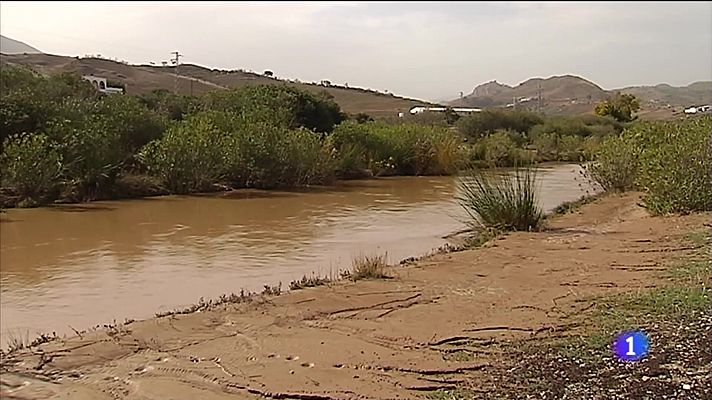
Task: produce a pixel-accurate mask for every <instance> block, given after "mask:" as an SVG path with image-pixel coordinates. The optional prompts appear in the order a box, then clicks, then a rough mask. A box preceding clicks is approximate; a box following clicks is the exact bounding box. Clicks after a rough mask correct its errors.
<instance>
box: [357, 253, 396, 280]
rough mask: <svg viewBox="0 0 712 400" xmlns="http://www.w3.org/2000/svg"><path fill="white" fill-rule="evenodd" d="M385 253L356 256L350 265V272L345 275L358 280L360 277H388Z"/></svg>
mask: <svg viewBox="0 0 712 400" xmlns="http://www.w3.org/2000/svg"><path fill="white" fill-rule="evenodd" d="M387 256H388V255H387V254H381V255H375V256H363V255H361V256H358V257H356V258H354V260H353V264H352V267H351V272H350V273H349V274H347V277H348V278H350V279H351V280H354V281H358V280H361V279H383V278H388V277H389V276H388V275H386V267H387V266H388V263H387V262H386V258H387Z"/></svg>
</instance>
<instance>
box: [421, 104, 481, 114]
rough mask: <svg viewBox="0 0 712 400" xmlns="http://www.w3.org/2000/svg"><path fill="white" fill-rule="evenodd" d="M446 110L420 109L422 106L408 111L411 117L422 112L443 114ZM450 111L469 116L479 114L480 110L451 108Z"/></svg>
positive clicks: (443, 108) (438, 108)
mask: <svg viewBox="0 0 712 400" xmlns="http://www.w3.org/2000/svg"><path fill="white" fill-rule="evenodd" d="M446 110H447V107H422V106H417V107H413V108H411V109H410V113H411V114H412V115H416V114H422V113H424V112H445V111H446ZM452 111H454V112H456V113H458V114H469V113H473V112H480V111H482V109H480V108H465V107H454V108H452Z"/></svg>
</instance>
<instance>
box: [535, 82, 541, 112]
mask: <svg viewBox="0 0 712 400" xmlns="http://www.w3.org/2000/svg"><path fill="white" fill-rule="evenodd" d="M536 94H537V103H536V108H537V112H538V113H539V114H541V82H539V88H538V89H537V91H536Z"/></svg>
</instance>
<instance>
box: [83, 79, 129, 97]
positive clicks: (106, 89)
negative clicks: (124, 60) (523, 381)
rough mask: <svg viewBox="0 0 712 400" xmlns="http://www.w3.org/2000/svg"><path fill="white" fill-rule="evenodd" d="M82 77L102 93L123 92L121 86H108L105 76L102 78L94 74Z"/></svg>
mask: <svg viewBox="0 0 712 400" xmlns="http://www.w3.org/2000/svg"><path fill="white" fill-rule="evenodd" d="M82 78H84V79H86V80H88V81H89V82H91V84H92V85H94V87H95V88H96V89H97V90H98V91H100V92H102V93H109V94H114V93H121V94H123V93H124V88H121V87H110V86H109V84H108V83H107V80H106V78H102V77H99V76H94V75H84V76H82Z"/></svg>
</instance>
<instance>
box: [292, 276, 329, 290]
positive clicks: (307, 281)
mask: <svg viewBox="0 0 712 400" xmlns="http://www.w3.org/2000/svg"><path fill="white" fill-rule="evenodd" d="M331 281H332V280H331V278H326V277H319V276H316V275H312V276H306V275H304V276H302V279H297V280H294V281H291V282H290V283H289V290H299V289H304V288H308V287H315V286H322V285H326V284H328V283H329V282H331Z"/></svg>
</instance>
